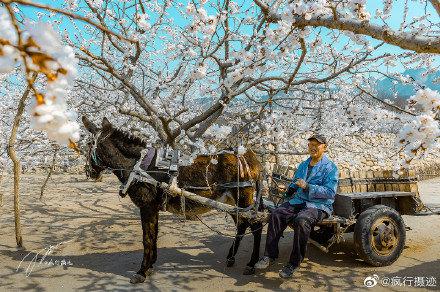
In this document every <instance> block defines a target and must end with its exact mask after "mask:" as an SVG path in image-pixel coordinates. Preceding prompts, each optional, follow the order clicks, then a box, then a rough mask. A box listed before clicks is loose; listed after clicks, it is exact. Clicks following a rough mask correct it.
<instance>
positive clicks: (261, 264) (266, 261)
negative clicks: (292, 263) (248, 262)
mask: <svg viewBox="0 0 440 292" xmlns="http://www.w3.org/2000/svg"><path fill="white" fill-rule="evenodd" d="M274 262H275V260H274V259H271V258H270V257H268V256H264V257H262V258H261V259H260V260H259V261H258V262H257V263H256V264H255V269H257V270H263V269H267V268H268V267H269V266H270V265H272V264H273V263H274Z"/></svg>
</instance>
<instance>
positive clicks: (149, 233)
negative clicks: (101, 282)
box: [130, 206, 159, 284]
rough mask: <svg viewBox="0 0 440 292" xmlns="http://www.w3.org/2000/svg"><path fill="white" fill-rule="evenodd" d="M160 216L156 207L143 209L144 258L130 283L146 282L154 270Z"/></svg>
mask: <svg viewBox="0 0 440 292" xmlns="http://www.w3.org/2000/svg"><path fill="white" fill-rule="evenodd" d="M158 216H159V212H158V210H157V208H154V206H147V207H142V208H141V222H142V243H143V245H144V258H143V260H142V264H141V268H140V269H139V271H138V272H137V273H136V274H135V275H133V277H132V278H131V279H130V282H131V283H133V284H135V283H142V282H144V281H145V279H146V277H147V274H150V273H149V272H151V270H150V271H148V270H149V269H150V268H152V266H153V263H154V262H155V261H156V258H157V232H158Z"/></svg>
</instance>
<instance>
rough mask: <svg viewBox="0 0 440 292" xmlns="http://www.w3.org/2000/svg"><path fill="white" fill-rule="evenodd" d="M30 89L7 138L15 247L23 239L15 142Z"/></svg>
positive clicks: (20, 102) (18, 167)
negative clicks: (10, 162)
mask: <svg viewBox="0 0 440 292" xmlns="http://www.w3.org/2000/svg"><path fill="white" fill-rule="evenodd" d="M36 77H37V75H36V74H34V75H33V76H32V79H33V81H34V80H35V79H36ZM30 90H31V88H30V87H29V86H28V87H27V88H26V90H25V92H24V93H23V95H22V96H21V99H20V101H19V103H18V108H17V112H16V114H15V118H14V123H13V124H12V129H11V136H9V141H8V156H9V158H10V159H11V161H12V163H13V171H14V218H15V240H16V242H17V246H19V247H22V246H23V237H22V235H21V223H20V189H19V183H20V172H21V165H20V160H19V159H18V157H17V153H16V151H15V142H16V140H17V131H18V127H19V126H20V120H21V117H22V116H23V112H24V108H25V105H26V100H27V98H28V97H29V93H30Z"/></svg>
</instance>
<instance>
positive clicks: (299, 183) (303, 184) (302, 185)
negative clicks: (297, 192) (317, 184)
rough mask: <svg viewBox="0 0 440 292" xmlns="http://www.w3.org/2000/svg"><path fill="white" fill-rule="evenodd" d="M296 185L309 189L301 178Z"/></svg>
mask: <svg viewBox="0 0 440 292" xmlns="http://www.w3.org/2000/svg"><path fill="white" fill-rule="evenodd" d="M295 184H296V185H297V186H298V187H300V188H302V189H306V188H307V183H306V181H305V180H303V179H301V178H299V179H298V180H297V181H296V182H295Z"/></svg>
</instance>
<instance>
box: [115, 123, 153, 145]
mask: <svg viewBox="0 0 440 292" xmlns="http://www.w3.org/2000/svg"><path fill="white" fill-rule="evenodd" d="M112 129H113V133H112V136H114V138H115V139H117V140H119V141H122V142H124V143H127V144H135V145H139V146H142V147H146V146H147V142H146V141H145V140H144V139H142V138H141V137H138V136H136V135H133V134H131V133H128V132H126V131H124V130H121V129H119V128H116V127H115V126H113V125H112Z"/></svg>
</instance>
